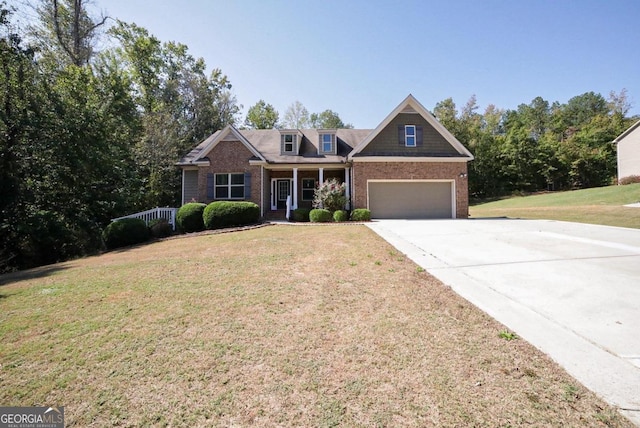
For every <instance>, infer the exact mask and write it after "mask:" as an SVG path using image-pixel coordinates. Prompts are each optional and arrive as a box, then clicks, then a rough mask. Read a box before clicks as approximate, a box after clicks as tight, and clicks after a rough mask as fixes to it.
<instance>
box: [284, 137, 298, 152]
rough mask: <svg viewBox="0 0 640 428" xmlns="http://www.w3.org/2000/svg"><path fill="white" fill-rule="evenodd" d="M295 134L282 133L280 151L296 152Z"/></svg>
mask: <svg viewBox="0 0 640 428" xmlns="http://www.w3.org/2000/svg"><path fill="white" fill-rule="evenodd" d="M296 137H297V135H294V134H284V135H283V136H282V153H286V154H294V153H296V143H297V138H296Z"/></svg>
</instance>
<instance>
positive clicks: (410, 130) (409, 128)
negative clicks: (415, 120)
mask: <svg viewBox="0 0 640 428" xmlns="http://www.w3.org/2000/svg"><path fill="white" fill-rule="evenodd" d="M404 145H405V146H407V147H416V126H415V125H405V126H404Z"/></svg>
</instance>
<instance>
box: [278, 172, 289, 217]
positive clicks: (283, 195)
mask: <svg viewBox="0 0 640 428" xmlns="http://www.w3.org/2000/svg"><path fill="white" fill-rule="evenodd" d="M290 194H291V180H290V179H286V180H276V202H277V207H278V209H279V210H283V209H285V208H286V207H287V197H289V195H290Z"/></svg>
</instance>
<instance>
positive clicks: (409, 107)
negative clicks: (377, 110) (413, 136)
mask: <svg viewBox="0 0 640 428" xmlns="http://www.w3.org/2000/svg"><path fill="white" fill-rule="evenodd" d="M400 113H417V114H419V115H420V116H422V117H423V118H424V119H425V120H426V121H427V122H428V123H429V124H430V125H431V126H432V127H433V128H434V129H435V130H436V131H437V132H439V133H440V135H442V136H443V137H444V139H445V140H446V141H447V142H448V143H449V144H451V146H452V147H453V148H454V149H455V150H456V151H457V152H458V153H459V154H460V156H458V158H460V157H462V158H465V159H466V160H472V159H473V155H472V154H471V152H470V151H469V150H467V148H466V147H465V146H464V145H463V144H462V143H461V142H460V141H458V139H457V138H456V137H454V136H453V134H451V132H449V131H448V130H447V129H446V128H445V127H444V126H443V125H442V124H441V123H440V122H438V120H437V119H436V118H435V117H434V116H433V115H432V114H431V113H429V111H428V110H427V109H426V108H424V106H423V105H422V104H420V103H419V102H418V100H416V99H415V98H414V97H413V95H411V94H409V96H407V98H405V99H404V100H403V101H402V102H401V103H400V104H399V105H398V107H396V108H395V109H394V110H393V111H392V112H391V113H390V114H389V115H388V116H387V117H386V118H385V119H384V120H383V121H382V122H381V123H380V124H379V125H378V126H377V128H376V129H374V130H373V132H371V133H370V134H369V135H368V136H367V137H366V138H365V139H364V140H363V141H362V142H361V143H360V144H358V145H357V146H356V147H355V148H354V149H353V151H352V152H351V153H349V157H348V159H349V160H350V161H351V160H353V158H354V156H356V155H358V154H359V153H360V152H362V151H363V150H364V149H365V148H366V147H367V146H368V145H369V143H371V141H373V139H374V138H375V137H376V136H377V135H378V134H379V133H380V132H381V131H382V130H383V129H384V128H386V127H387V125H389V124H390V123H391V121H393V119H395V117H396V116H398V115H399V114H400Z"/></svg>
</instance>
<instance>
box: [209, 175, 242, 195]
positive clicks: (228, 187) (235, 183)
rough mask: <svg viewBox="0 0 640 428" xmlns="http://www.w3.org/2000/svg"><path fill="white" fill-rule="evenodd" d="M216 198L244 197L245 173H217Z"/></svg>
mask: <svg viewBox="0 0 640 428" xmlns="http://www.w3.org/2000/svg"><path fill="white" fill-rule="evenodd" d="M215 198H216V199H244V174H243V173H238V174H233V173H232V174H216V175H215Z"/></svg>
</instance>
